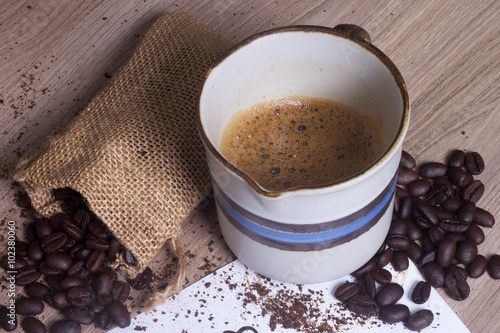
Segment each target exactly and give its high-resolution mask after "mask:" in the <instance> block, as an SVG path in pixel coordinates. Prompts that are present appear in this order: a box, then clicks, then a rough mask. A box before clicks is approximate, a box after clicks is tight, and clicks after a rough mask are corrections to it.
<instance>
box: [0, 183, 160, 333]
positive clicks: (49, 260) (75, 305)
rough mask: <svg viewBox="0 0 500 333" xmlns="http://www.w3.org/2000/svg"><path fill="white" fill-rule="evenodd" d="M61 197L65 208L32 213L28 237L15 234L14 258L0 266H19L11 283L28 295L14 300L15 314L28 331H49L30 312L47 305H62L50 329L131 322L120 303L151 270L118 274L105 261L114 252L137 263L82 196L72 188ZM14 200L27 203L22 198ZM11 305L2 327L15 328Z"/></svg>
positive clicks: (67, 331) (59, 331) (2, 311)
mask: <svg viewBox="0 0 500 333" xmlns="http://www.w3.org/2000/svg"><path fill="white" fill-rule="evenodd" d="M54 194H55V197H56V199H57V200H60V201H61V202H63V211H64V212H63V213H57V214H54V215H53V216H51V217H50V218H48V219H47V218H43V217H41V216H40V215H37V214H36V213H34V216H33V217H34V221H33V222H32V223H29V224H28V225H27V229H26V241H19V240H16V244H15V250H16V258H15V264H14V267H12V266H11V265H10V264H9V262H8V260H7V257H5V258H3V260H2V262H1V266H2V267H3V268H4V269H5V270H6V271H17V274H16V275H15V283H16V285H17V286H24V291H25V293H26V295H27V297H21V298H18V299H17V300H15V309H16V314H17V315H20V316H24V318H23V320H22V323H21V327H22V328H23V330H24V331H25V332H27V333H44V332H47V328H46V326H45V325H44V324H43V323H42V322H41V321H40V320H39V319H37V318H35V317H34V316H36V315H39V314H41V313H42V312H43V310H44V308H45V305H48V306H50V307H53V308H55V309H57V310H60V311H61V313H62V314H63V315H64V317H65V318H66V319H64V320H59V321H56V322H54V323H52V325H51V326H50V332H52V333H63V332H64V333H73V332H80V331H81V325H90V324H92V323H94V325H95V326H96V327H99V328H101V329H104V330H109V329H111V328H112V327H114V326H115V325H116V326H118V327H122V328H124V327H127V326H129V325H130V321H131V319H130V313H129V311H128V309H127V307H126V306H125V305H124V303H125V301H126V300H127V298H128V296H129V293H130V287H131V286H132V288H135V289H144V288H146V287H147V286H148V285H149V283H150V282H151V280H152V272H151V270H150V269H149V268H146V269H145V271H144V272H142V273H141V274H139V275H138V276H137V277H136V278H135V279H134V280H129V281H127V282H125V281H121V280H119V279H118V275H117V273H116V272H115V271H113V270H111V269H109V268H108V267H107V265H106V263H107V262H110V261H113V260H115V259H116V257H117V256H121V257H122V259H123V260H124V261H125V262H126V263H127V264H128V265H131V266H137V265H138V263H137V261H136V259H135V258H134V256H133V255H132V253H131V252H130V251H128V250H127V249H126V248H124V247H123V246H122V245H120V243H119V242H118V240H117V239H116V238H115V237H114V236H113V235H112V234H111V232H110V231H109V230H108V229H107V227H106V226H105V224H104V223H103V222H102V221H101V220H99V218H98V217H97V216H95V215H94V214H93V213H92V212H91V211H90V210H89V209H88V207H87V205H86V203H85V200H84V198H83V197H82V196H81V195H80V194H79V193H77V192H75V191H73V190H71V189H66V188H65V189H59V190H56V191H55V192H54ZM18 205H20V206H22V207H23V208H29V207H30V205H29V202H28V201H26V200H22V201H21V202H18ZM8 313H9V310H8V309H7V307H5V306H0V327H1V328H3V329H4V330H5V331H8V332H10V331H13V330H15V329H16V327H17V318H16V321H15V324H14V325H12V323H9V320H10V318H9V317H8V316H7V314H8Z"/></svg>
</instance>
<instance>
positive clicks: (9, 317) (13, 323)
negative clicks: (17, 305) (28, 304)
mask: <svg viewBox="0 0 500 333" xmlns="http://www.w3.org/2000/svg"><path fill="white" fill-rule="evenodd" d="M0 327H1V328H3V329H4V330H5V331H7V332H12V331H14V330H15V329H16V328H17V317H16V314H15V313H13V312H12V313H11V312H10V310H9V309H7V307H5V306H0Z"/></svg>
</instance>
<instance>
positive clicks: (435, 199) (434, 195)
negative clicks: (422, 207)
mask: <svg viewBox="0 0 500 333" xmlns="http://www.w3.org/2000/svg"><path fill="white" fill-rule="evenodd" d="M447 191H448V188H447V187H446V185H444V184H442V185H437V186H434V187H433V188H432V189H431V190H430V191H429V192H428V193H427V194H426V196H425V199H424V202H425V203H427V204H429V205H431V206H437V205H440V204H442V203H443V202H445V201H446V199H447V198H448V194H447Z"/></svg>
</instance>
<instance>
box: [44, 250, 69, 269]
mask: <svg viewBox="0 0 500 333" xmlns="http://www.w3.org/2000/svg"><path fill="white" fill-rule="evenodd" d="M72 263H73V260H72V259H71V257H70V256H69V255H68V254H67V253H65V252H53V253H49V254H48V255H47V257H45V264H46V265H47V266H48V267H50V268H53V269H55V270H59V271H63V272H66V271H67V270H68V269H69V268H70V267H71V264H72Z"/></svg>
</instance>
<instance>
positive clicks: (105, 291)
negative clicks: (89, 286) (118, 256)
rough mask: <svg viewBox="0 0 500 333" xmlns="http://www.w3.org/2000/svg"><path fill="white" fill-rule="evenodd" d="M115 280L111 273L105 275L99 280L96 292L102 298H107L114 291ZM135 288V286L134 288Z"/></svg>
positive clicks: (100, 276)
mask: <svg viewBox="0 0 500 333" xmlns="http://www.w3.org/2000/svg"><path fill="white" fill-rule="evenodd" d="M113 283H114V278H113V276H112V275H111V274H110V273H106V272H105V273H103V274H101V275H99V277H98V278H97V286H96V291H97V294H98V295H99V296H101V297H107V296H109V295H110V294H111V290H112V289H113ZM132 287H133V286H132Z"/></svg>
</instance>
